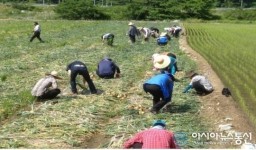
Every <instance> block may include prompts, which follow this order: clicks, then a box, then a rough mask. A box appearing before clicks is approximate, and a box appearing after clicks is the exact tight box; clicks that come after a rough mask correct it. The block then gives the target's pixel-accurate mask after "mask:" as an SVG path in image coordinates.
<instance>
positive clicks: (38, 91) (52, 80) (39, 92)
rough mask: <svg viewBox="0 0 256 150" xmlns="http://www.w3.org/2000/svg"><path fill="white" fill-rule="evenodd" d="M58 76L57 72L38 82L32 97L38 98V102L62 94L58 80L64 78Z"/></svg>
mask: <svg viewBox="0 0 256 150" xmlns="http://www.w3.org/2000/svg"><path fill="white" fill-rule="evenodd" d="M57 74H58V73H57V72H56V71H52V72H51V73H50V74H49V73H47V74H46V77H44V78H41V79H40V80H39V81H37V83H36V84H35V86H34V87H33V89H32V91H31V94H32V96H35V97H37V99H38V100H41V99H53V98H55V97H56V96H57V95H58V94H59V93H60V92H61V91H60V89H58V85H57V81H56V79H62V78H60V77H58V76H57Z"/></svg>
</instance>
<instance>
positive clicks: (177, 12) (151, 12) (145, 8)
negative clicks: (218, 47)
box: [127, 0, 214, 20]
mask: <svg viewBox="0 0 256 150" xmlns="http://www.w3.org/2000/svg"><path fill="white" fill-rule="evenodd" d="M212 2H213V0H180V1H177V0H169V1H167V0H165V1H163V0H155V1H150V2H145V3H143V2H138V3H135V2H134V3H131V4H130V5H129V6H128V11H127V16H128V17H130V18H131V19H137V20H165V19H182V18H183V19H186V18H201V19H213V18H214V16H213V15H212V14H211V13H210V9H211V8H212V7H213V5H212Z"/></svg>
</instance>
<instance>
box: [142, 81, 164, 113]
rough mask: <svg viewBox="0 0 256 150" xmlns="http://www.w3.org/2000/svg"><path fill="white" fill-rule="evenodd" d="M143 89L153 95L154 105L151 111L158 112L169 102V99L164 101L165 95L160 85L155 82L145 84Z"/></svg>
mask: <svg viewBox="0 0 256 150" xmlns="http://www.w3.org/2000/svg"><path fill="white" fill-rule="evenodd" d="M143 89H144V91H145V92H146V93H147V92H149V93H150V94H151V95H152V96H153V107H152V108H151V111H156V112H158V111H159V110H160V109H161V108H163V107H164V105H166V104H167V103H168V101H164V96H163V93H162V90H161V88H160V86H158V85H154V84H144V85H143ZM161 99H162V100H161Z"/></svg>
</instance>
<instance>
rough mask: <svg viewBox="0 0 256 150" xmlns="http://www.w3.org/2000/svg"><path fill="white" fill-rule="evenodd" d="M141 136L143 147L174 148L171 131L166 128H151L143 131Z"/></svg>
mask: <svg viewBox="0 0 256 150" xmlns="http://www.w3.org/2000/svg"><path fill="white" fill-rule="evenodd" d="M142 136H143V140H142V143H143V145H142V148H143V149H159V148H161V149H169V148H175V145H174V143H173V133H171V132H169V131H167V130H163V129H156V128H151V129H148V130H146V131H145V132H143V134H142Z"/></svg>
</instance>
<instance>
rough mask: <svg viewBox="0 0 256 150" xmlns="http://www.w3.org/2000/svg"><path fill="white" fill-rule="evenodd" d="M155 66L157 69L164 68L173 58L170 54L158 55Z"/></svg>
mask: <svg viewBox="0 0 256 150" xmlns="http://www.w3.org/2000/svg"><path fill="white" fill-rule="evenodd" d="M153 63H154V67H155V68H157V69H164V68H166V67H168V66H169V65H170V63H171V59H170V57H169V56H166V55H158V56H157V57H155V59H154V62H153Z"/></svg>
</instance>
